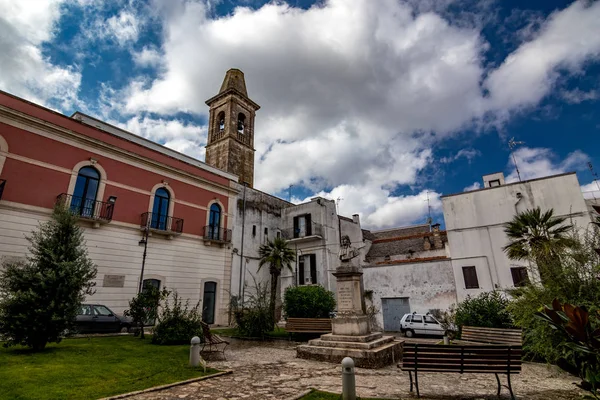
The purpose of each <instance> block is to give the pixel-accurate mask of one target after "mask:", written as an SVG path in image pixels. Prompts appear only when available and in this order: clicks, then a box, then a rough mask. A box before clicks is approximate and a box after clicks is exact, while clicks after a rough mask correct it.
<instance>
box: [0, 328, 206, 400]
mask: <svg viewBox="0 0 600 400" xmlns="http://www.w3.org/2000/svg"><path fill="white" fill-rule="evenodd" d="M189 349H190V346H189V345H182V346H158V345H152V344H150V340H149V339H146V340H141V339H139V338H137V337H132V336H121V337H94V338H89V339H66V340H63V341H62V342H61V343H59V344H50V345H48V347H47V348H46V350H45V351H43V352H41V353H33V352H31V351H30V350H28V349H26V348H23V347H20V346H18V347H11V348H8V349H6V348H3V347H0V399H11V400H13V399H14V400H16V399H36V400H37V399H40V400H42V399H98V398H101V397H106V396H112V395H116V394H120V393H127V392H131V391H134V390H141V389H147V388H149V387H152V386H157V385H164V384H167V383H173V382H178V381H182V380H185V379H190V378H195V377H199V376H203V375H205V374H204V373H203V370H202V368H191V367H189V366H188V359H189ZM215 372H217V371H216V370H213V369H209V368H207V369H206V375H208V374H211V373H215Z"/></svg>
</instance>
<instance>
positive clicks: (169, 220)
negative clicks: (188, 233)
mask: <svg viewBox="0 0 600 400" xmlns="http://www.w3.org/2000/svg"><path fill="white" fill-rule="evenodd" d="M140 227H141V228H142V229H149V230H150V231H151V232H155V233H157V234H160V235H167V236H173V235H181V232H183V219H182V218H177V217H169V216H167V215H164V214H155V213H151V212H145V213H143V214H142V215H141V224H140Z"/></svg>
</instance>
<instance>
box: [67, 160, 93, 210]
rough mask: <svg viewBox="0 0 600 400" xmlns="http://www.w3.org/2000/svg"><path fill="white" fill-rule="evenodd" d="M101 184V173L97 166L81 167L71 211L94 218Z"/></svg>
mask: <svg viewBox="0 0 600 400" xmlns="http://www.w3.org/2000/svg"><path fill="white" fill-rule="evenodd" d="M99 185H100V173H99V172H98V170H97V169H96V168H94V167H83V168H81V169H80V170H79V174H78V175H77V181H76V182H75V190H74V191H73V198H72V199H71V211H72V212H74V213H76V214H77V215H80V216H82V217H86V218H93V217H94V214H95V210H96V195H97V194H98V186H99Z"/></svg>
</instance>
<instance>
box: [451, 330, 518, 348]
mask: <svg viewBox="0 0 600 400" xmlns="http://www.w3.org/2000/svg"><path fill="white" fill-rule="evenodd" d="M460 338H461V340H466V341H469V342H479V343H490V344H506V345H511V346H521V345H523V331H522V330H521V329H500V328H480V327H475V326H463V327H462V334H461V337H460Z"/></svg>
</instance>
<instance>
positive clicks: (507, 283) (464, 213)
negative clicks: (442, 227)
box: [442, 172, 591, 301]
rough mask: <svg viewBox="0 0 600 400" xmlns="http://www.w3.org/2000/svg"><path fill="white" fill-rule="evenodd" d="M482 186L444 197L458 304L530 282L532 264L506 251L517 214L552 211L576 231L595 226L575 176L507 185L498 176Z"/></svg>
mask: <svg viewBox="0 0 600 400" xmlns="http://www.w3.org/2000/svg"><path fill="white" fill-rule="evenodd" d="M483 181H484V185H485V186H484V187H483V188H482V189H479V190H475V191H470V192H465V193H458V194H452V195H447V196H442V207H443V212H444V220H445V222H446V231H447V234H448V242H449V244H450V250H451V251H450V252H451V263H452V269H453V273H454V280H455V282H456V293H457V300H458V301H462V300H464V299H465V298H466V296H467V295H471V296H477V295H478V294H480V293H482V292H487V291H492V290H496V289H506V288H512V287H514V286H515V285H519V284H520V283H521V281H522V280H523V279H526V277H527V274H528V273H530V272H529V271H530V269H529V268H528V267H529V266H528V264H527V263H525V262H517V261H513V260H509V259H508V257H507V256H506V254H505V253H504V251H503V249H502V248H503V247H504V246H505V245H506V244H507V243H508V239H507V237H506V234H505V233H504V224H505V223H507V222H510V221H511V220H512V219H513V218H514V217H515V215H516V214H517V213H520V212H523V211H525V210H528V209H533V208H535V207H540V208H541V210H542V211H546V210H549V209H552V210H554V216H556V217H565V218H567V219H568V222H569V223H572V224H574V225H575V226H576V227H577V228H578V229H586V228H587V227H588V224H589V223H590V221H591V220H590V213H589V210H588V207H587V205H586V202H585V200H584V198H583V196H582V193H581V189H580V185H579V181H578V180H577V175H576V174H575V173H574V172H572V173H566V174H560V175H554V176H549V177H544V178H538V179H531V180H527V181H522V182H516V183H509V184H506V183H504V176H503V175H502V174H501V173H500V174H493V175H486V176H485V177H484V179H483Z"/></svg>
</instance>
